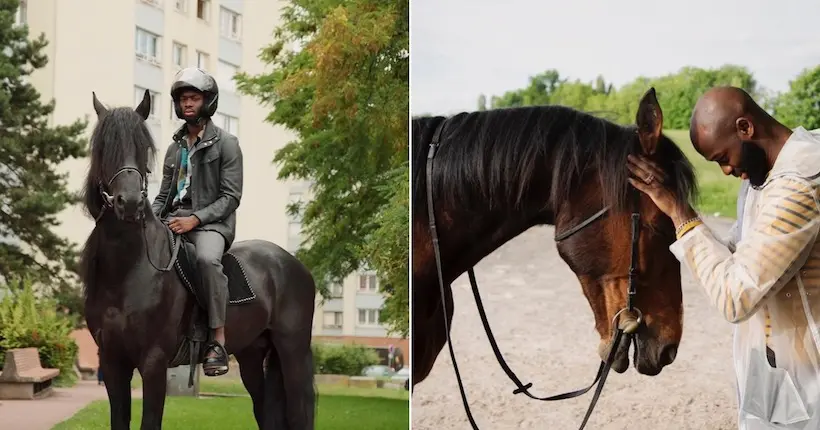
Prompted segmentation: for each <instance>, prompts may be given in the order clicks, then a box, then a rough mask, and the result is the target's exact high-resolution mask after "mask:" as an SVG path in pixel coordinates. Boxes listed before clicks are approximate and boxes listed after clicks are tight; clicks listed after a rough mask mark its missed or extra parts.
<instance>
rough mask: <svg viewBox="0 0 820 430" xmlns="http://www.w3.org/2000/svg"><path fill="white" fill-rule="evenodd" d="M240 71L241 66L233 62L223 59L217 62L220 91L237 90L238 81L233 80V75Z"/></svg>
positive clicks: (233, 91)
mask: <svg viewBox="0 0 820 430" xmlns="http://www.w3.org/2000/svg"><path fill="white" fill-rule="evenodd" d="M238 71H239V68H238V67H236V66H234V65H233V64H231V63H227V62H225V61H222V60H219V62H217V63H216V79H217V80H218V82H217V84H218V85H219V90H220V91H222V90H225V91H228V92H232V93H235V92H236V83H235V82H234V81H233V77H234V76H235V75H236V73H237V72H238Z"/></svg>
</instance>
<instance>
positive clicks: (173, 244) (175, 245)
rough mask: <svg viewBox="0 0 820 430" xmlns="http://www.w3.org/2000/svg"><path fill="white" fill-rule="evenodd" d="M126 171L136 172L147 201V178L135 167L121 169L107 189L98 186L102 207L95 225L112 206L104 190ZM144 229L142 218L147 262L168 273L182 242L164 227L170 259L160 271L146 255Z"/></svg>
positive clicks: (143, 224)
mask: <svg viewBox="0 0 820 430" xmlns="http://www.w3.org/2000/svg"><path fill="white" fill-rule="evenodd" d="M128 171H131V172H136V173H137V174H138V175H139V176H140V187H141V188H140V192H141V193H142V197H143V198H144V199H145V201H146V202H147V201H148V178H147V177H146V176H145V175H143V174H142V172H140V171H139V169H137V168H136V167H131V166H126V167H122V168H120V169H119V170H117V172H116V173H114V176H112V177H111V179H109V180H108V183H107V187H103V185H102V183H101V184H100V185H99V188H100V195H101V196H102V198H103V206H102V209H100V213H99V214H97V217H96V219H94V223H95V224H97V223H99V222H100V219H101V218H102V216H103V214H105V210H106V209H107V208H109V207H112V206H113V203H112V202H111V200H112V196H111V195H109V194H108V192H106V190H105V188H110V187H111V183H113V182H114V179H117V176H119V175H120V174H121V173H123V172H128ZM146 228H147V227H146V223H145V219H144V218H143V220H142V241H143V246H144V247H145V257H146V258H147V259H148V262H149V263H151V266H153V267H154V269H156V270H158V271H160V272H168V271H170V270H171V268H172V267H174V263H175V262H176V261H177V256H178V255H179V247H180V246H181V243H182V240H181V239H178V237H177V236H176V235H175V234H174V233H173V232H172V231H171V229H170V228H168V227H167V226H166V227H165V228H166V230H167V231H168V238H169V240H170V241H171V242H170V247H171V259H170V261H168V265H167V266H165V268H163V269H160V268H159V267H157V265H156V264H154V262H153V261H152V260H151V255H150V254H149V253H148V238H147V237H146V236H145V234H146V233H145V230H146Z"/></svg>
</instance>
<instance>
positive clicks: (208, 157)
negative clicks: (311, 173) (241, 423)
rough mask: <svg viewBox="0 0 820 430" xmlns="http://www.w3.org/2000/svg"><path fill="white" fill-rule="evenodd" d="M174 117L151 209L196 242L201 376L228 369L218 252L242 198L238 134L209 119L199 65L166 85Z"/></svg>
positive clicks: (212, 88) (206, 80) (207, 80)
mask: <svg viewBox="0 0 820 430" xmlns="http://www.w3.org/2000/svg"><path fill="white" fill-rule="evenodd" d="M171 98H172V99H173V102H174V111H175V112H176V115H177V117H179V118H180V119H182V120H184V121H185V124H184V125H183V126H182V127H180V128H179V129H178V130H177V131H176V132H175V133H174V135H173V142H172V143H171V144H170V146H169V147H168V149H167V151H166V153H165V162H164V166H163V169H162V185H161V186H160V190H159V194H158V195H157V197H156V199H155V200H154V203H153V204H152V209H153V212H154V214H155V215H156V216H157V217H158V218H160V219H163V220H165V222H166V223H167V224H168V226H169V227H170V229H171V230H172V231H173V232H174V233H176V234H178V235H185V236H186V237H187V239H189V240H190V241H191V242H192V243H193V244H194V245H195V246H196V254H197V269H198V270H199V272H200V275H201V284H202V287H203V288H204V290H205V292H206V293H205V295H206V296H207V303H206V306H207V309H206V311H207V313H208V326H209V327H210V328H211V329H212V330H213V342H211V343H210V344H209V345H208V348H207V349H206V356H205V357H206V358H205V361H204V362H203V366H202V367H203V370H204V373H205V375H207V376H219V375H223V374H225V373H227V372H228V354H227V352H226V351H225V347H224V345H225V314H226V312H227V305H228V278H227V277H226V276H225V274H224V273H223V271H222V256H223V254H224V252H225V250H226V249H228V248H229V247H230V246H231V244H232V243H233V241H234V238H235V236H236V213H235V211H236V209H237V207H239V202H240V199H241V198H242V178H243V172H242V150H241V149H240V148H239V139H237V137H236V136H234V135H232V134H230V133H228V132H227V131H225V130H223V129H221V128H219V127H217V126H216V124H214V123H213V121H211V117H213V115H214V113H216V108H217V104H218V102H219V88H218V87H217V84H216V80H214V78H213V77H212V76H210V75H209V74H207V73H206V72H204V71H203V70H201V69H199V68H196V67H189V68H186V69H183V70H181V71H180V72H179V73H178V74H177V76H176V80H175V81H174V84H173V85H172V86H171Z"/></svg>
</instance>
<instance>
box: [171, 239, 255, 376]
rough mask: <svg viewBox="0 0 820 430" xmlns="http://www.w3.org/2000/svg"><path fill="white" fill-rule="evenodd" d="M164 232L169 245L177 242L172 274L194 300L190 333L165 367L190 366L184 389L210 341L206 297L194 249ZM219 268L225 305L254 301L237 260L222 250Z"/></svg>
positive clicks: (253, 295) (241, 266) (249, 285)
mask: <svg viewBox="0 0 820 430" xmlns="http://www.w3.org/2000/svg"><path fill="white" fill-rule="evenodd" d="M168 231H169V234H171V237H172V241H173V242H176V241H180V244H179V253H178V255H177V258H176V261H175V262H174V269H175V272H176V274H177V276H178V277H179V279H180V281H181V282H182V284H183V285H184V286H185V288H186V289H187V290H188V292H189V293H191V294H192V295H193V296H194V298H195V299H196V304H195V305H194V309H193V311H194V312H193V316H192V317H191V325H190V332H189V334H188V335H187V336H186V337H185V339H184V340H183V341H182V342H181V344H180V346H179V348H178V349H177V353H176V355H175V356H174V359H173V360H171V363H170V364H169V366H168V367H177V366H182V365H191V372H190V377H189V380H188V386H189V387H191V386H193V384H194V372H195V371H196V366H195V365H192V364H201V363H202V361H203V360H204V354H203V353H204V349H205V348H204V347H205V346H206V345H207V343H208V342H209V341H211V340H212V339H210V330H209V328H208V318H207V317H208V315H207V311H206V309H207V307H206V303H207V300H208V297H207V296H206V295H205V291H204V288H202V282H201V278H200V276H199V273H198V270H197V263H196V260H197V254H196V246H195V245H194V243H193V242H191V241H190V240H188V239H187V238H186V237H185V236H177V235H174V234H173V233H170V230H168ZM173 245H174V246H176V243H173ZM222 266H223V268H222V272H223V273H224V274H225V276H227V278H228V306H237V305H242V304H247V303H251V302H252V301H253V300H255V299H256V293H255V292H254V291H253V287H252V286H251V283H250V281H249V280H248V276H247V274H246V272H245V268H244V267H243V263H242V261H241V260H240V259H239V257H237V256H236V255H234V254H232V253H231V251H230V250H228V251H226V252H225V253H224V254H222Z"/></svg>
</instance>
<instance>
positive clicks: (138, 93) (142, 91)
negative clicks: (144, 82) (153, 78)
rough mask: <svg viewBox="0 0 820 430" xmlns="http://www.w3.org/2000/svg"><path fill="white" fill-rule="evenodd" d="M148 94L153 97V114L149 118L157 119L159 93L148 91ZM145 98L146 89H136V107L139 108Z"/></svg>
mask: <svg viewBox="0 0 820 430" xmlns="http://www.w3.org/2000/svg"><path fill="white" fill-rule="evenodd" d="M148 93H149V94H150V95H151V114H150V115H149V118H156V117H157V101H159V93H158V92H156V91H151V90H148ZM144 96H145V88H142V87H134V106H139V104H140V103H142V98H143V97H144Z"/></svg>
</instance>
